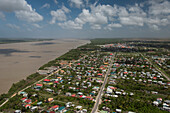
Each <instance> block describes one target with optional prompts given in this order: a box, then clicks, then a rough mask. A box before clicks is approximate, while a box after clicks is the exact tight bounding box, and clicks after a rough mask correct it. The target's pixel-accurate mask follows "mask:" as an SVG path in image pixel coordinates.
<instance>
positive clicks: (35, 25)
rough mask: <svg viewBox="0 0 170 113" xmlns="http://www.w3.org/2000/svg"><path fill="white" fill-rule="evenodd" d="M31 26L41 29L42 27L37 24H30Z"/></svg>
mask: <svg viewBox="0 0 170 113" xmlns="http://www.w3.org/2000/svg"><path fill="white" fill-rule="evenodd" d="M32 25H33V26H34V27H36V28H42V26H40V25H39V24H32Z"/></svg>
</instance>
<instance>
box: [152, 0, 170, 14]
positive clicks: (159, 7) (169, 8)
mask: <svg viewBox="0 0 170 113" xmlns="http://www.w3.org/2000/svg"><path fill="white" fill-rule="evenodd" d="M149 4H150V5H151V6H150V7H149V14H152V15H162V14H170V2H169V1H167V0H163V1H162V0H161V1H160V0H150V1H149Z"/></svg>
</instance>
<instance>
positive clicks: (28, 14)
mask: <svg viewBox="0 0 170 113" xmlns="http://www.w3.org/2000/svg"><path fill="white" fill-rule="evenodd" d="M15 15H16V17H17V18H18V19H20V20H24V21H27V22H39V21H42V20H43V17H42V16H41V15H39V14H38V13H37V12H35V11H16V12H15Z"/></svg>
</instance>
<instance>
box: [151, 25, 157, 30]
mask: <svg viewBox="0 0 170 113" xmlns="http://www.w3.org/2000/svg"><path fill="white" fill-rule="evenodd" d="M149 27H150V28H151V29H153V30H159V27H158V26H157V25H154V24H153V25H149Z"/></svg>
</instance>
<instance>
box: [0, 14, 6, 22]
mask: <svg viewBox="0 0 170 113" xmlns="http://www.w3.org/2000/svg"><path fill="white" fill-rule="evenodd" d="M0 19H2V20H5V15H4V13H2V12H0Z"/></svg>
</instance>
